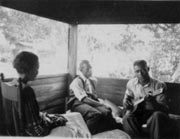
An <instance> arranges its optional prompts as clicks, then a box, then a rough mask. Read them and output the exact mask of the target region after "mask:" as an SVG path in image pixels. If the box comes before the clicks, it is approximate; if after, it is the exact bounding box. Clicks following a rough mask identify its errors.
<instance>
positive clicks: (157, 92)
mask: <svg viewBox="0 0 180 139" xmlns="http://www.w3.org/2000/svg"><path fill="white" fill-rule="evenodd" d="M162 93H163V88H160V89H157V90H155V91H154V92H153V93H152V92H151V91H149V93H148V95H146V96H145V97H143V98H141V99H139V100H138V101H135V102H134V103H133V109H131V110H127V112H126V113H134V112H135V111H136V110H137V108H138V106H139V105H140V104H141V103H143V102H144V101H145V100H146V98H147V97H148V96H151V97H155V96H158V95H160V94H162Z"/></svg>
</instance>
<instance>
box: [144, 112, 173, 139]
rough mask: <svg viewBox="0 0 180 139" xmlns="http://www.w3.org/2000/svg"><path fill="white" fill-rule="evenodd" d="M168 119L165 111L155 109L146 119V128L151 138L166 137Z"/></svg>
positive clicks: (159, 138)
mask: <svg viewBox="0 0 180 139" xmlns="http://www.w3.org/2000/svg"><path fill="white" fill-rule="evenodd" d="M169 123H170V119H169V117H168V115H167V114H166V113H163V112H160V111H156V112H154V113H153V114H152V115H151V116H150V118H149V119H148V120H147V129H148V131H149V135H150V137H151V138H152V139H161V138H165V137H167V134H168V132H169V131H168V128H169V126H170V124H169Z"/></svg>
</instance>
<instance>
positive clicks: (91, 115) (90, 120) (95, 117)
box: [72, 104, 102, 134]
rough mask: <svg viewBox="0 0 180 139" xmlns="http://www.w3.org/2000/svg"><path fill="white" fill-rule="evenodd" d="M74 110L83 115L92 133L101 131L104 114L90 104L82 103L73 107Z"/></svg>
mask: <svg viewBox="0 0 180 139" xmlns="http://www.w3.org/2000/svg"><path fill="white" fill-rule="evenodd" d="M72 111H73V112H79V113H81V115H82V116H83V118H84V120H85V122H86V124H87V126H88V128H89V130H90V132H91V134H96V133H98V132H100V131H99V130H100V129H99V126H100V125H99V121H100V120H101V119H102V114H101V112H99V111H98V110H96V109H95V108H93V107H92V106H90V105H88V104H81V105H78V106H75V107H73V108H72Z"/></svg>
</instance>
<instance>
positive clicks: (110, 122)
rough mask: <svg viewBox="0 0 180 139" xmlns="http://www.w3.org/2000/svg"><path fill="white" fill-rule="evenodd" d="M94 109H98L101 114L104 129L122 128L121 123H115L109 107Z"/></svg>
mask: <svg viewBox="0 0 180 139" xmlns="http://www.w3.org/2000/svg"><path fill="white" fill-rule="evenodd" d="M96 109H98V110H99V111H100V112H101V113H102V115H103V118H102V119H101V121H102V122H103V123H104V127H105V130H112V129H122V124H121V123H116V120H115V119H114V118H113V116H112V112H111V110H110V109H107V108H106V107H104V106H100V107H96Z"/></svg>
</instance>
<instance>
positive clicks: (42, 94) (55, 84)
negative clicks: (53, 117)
mask: <svg viewBox="0 0 180 139" xmlns="http://www.w3.org/2000/svg"><path fill="white" fill-rule="evenodd" d="M31 86H32V88H33V89H34V90H35V94H36V99H37V101H38V103H39V107H40V110H41V111H46V112H48V113H64V112H65V101H66V97H67V95H68V74H62V75H59V76H50V77H39V78H37V79H36V80H35V81H33V82H32V83H31Z"/></svg>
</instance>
